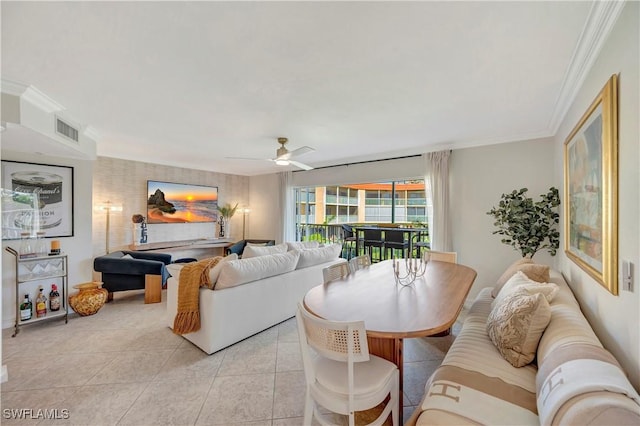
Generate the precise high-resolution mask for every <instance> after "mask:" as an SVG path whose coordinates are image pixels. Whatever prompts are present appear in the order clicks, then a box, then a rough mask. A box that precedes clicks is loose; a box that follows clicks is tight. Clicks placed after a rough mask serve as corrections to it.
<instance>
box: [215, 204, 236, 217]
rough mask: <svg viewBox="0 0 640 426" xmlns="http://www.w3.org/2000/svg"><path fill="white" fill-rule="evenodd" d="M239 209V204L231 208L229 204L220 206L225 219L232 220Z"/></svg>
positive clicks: (219, 208)
mask: <svg viewBox="0 0 640 426" xmlns="http://www.w3.org/2000/svg"><path fill="white" fill-rule="evenodd" d="M237 209H238V203H236V205H235V206H233V207H231V204H229V203H227V204H225V205H223V206H218V211H219V212H220V214H221V215H222V217H224V218H225V219H231V218H232V217H233V215H234V214H236V210H237Z"/></svg>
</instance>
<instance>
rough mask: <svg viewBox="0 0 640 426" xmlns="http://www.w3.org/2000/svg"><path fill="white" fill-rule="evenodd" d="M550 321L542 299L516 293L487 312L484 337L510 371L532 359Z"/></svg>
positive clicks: (546, 303) (532, 295)
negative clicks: (509, 366)
mask: <svg viewBox="0 0 640 426" xmlns="http://www.w3.org/2000/svg"><path fill="white" fill-rule="evenodd" d="M550 320H551V307H550V306H549V303H548V302H547V299H545V297H544V295H542V294H541V293H536V294H529V293H528V292H527V291H526V290H524V289H520V290H517V291H515V292H512V293H510V294H508V295H507V296H506V297H505V298H504V299H502V300H501V301H500V303H498V304H496V306H494V308H493V309H492V310H491V313H490V314H489V317H488V318H487V334H488V335H489V338H491V341H492V342H493V344H494V345H495V347H496V348H497V349H498V351H499V352H500V354H501V355H502V357H503V358H504V359H505V360H507V361H508V362H509V363H510V364H511V365H513V366H514V367H524V366H525V365H527V364H529V363H530V362H531V361H533V359H534V358H535V356H536V351H537V349H538V343H539V342H540V338H541V337H542V333H543V332H544V330H545V328H547V325H549V321H550Z"/></svg>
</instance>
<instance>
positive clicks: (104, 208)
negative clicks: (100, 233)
mask: <svg viewBox="0 0 640 426" xmlns="http://www.w3.org/2000/svg"><path fill="white" fill-rule="evenodd" d="M95 210H96V211H101V212H106V213H107V238H106V241H105V251H106V252H107V254H109V216H110V215H111V212H121V211H122V205H121V204H113V203H112V202H111V201H105V202H104V203H99V204H96V206H95Z"/></svg>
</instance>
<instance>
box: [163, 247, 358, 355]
mask: <svg viewBox="0 0 640 426" xmlns="http://www.w3.org/2000/svg"><path fill="white" fill-rule="evenodd" d="M341 249H342V247H341V246H340V245H339V244H332V245H328V246H324V247H319V246H318V244H317V243H315V244H306V245H305V244H304V243H283V244H278V245H274V246H263V247H261V246H247V247H246V248H245V250H244V254H243V257H242V259H238V258H237V256H236V255H235V254H231V255H229V256H227V257H225V259H224V261H223V262H221V263H219V264H218V265H216V267H215V268H213V269H212V271H211V272H210V277H211V281H212V282H213V283H214V288H213V290H210V289H208V288H201V289H200V323H201V328H200V330H199V331H196V332H194V333H188V334H184V335H183V337H184V338H185V339H187V340H189V341H190V342H192V343H193V344H195V345H196V346H198V347H199V348H200V349H202V350H203V351H204V352H206V353H208V354H212V353H214V352H217V351H219V350H221V349H223V348H225V347H227V346H230V345H232V344H234V343H236V342H239V341H240V340H243V339H245V338H247V337H249V336H252V335H254V334H256V333H259V332H260V331H262V330H265V329H267V328H269V327H271V326H273V325H275V324H278V323H280V322H282V321H284V320H286V319H288V318H291V317H293V316H294V315H295V311H296V306H297V303H298V302H299V301H300V300H302V298H303V297H304V295H305V294H306V293H307V291H309V290H310V289H311V288H312V287H314V286H317V285H319V284H322V282H323V278H322V269H323V268H325V267H326V266H330V265H333V264H334V263H336V262H346V260H344V259H340V258H339V255H340V252H341ZM183 266H184V265H175V264H174V265H171V266H170V267H169V271H170V273H171V274H172V276H171V278H169V281H168V283H167V325H168V326H169V327H170V328H173V320H174V318H175V316H176V313H177V304H178V284H179V276H180V269H181V268H182V267H183ZM212 275H213V276H212Z"/></svg>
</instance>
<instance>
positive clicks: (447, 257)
mask: <svg viewBox="0 0 640 426" xmlns="http://www.w3.org/2000/svg"><path fill="white" fill-rule="evenodd" d="M427 256H428V258H427ZM423 258H424V259H425V260H427V259H428V260H435V261H439V262H449V263H458V253H457V252H455V251H435V250H425V252H424V254H423Z"/></svg>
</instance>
